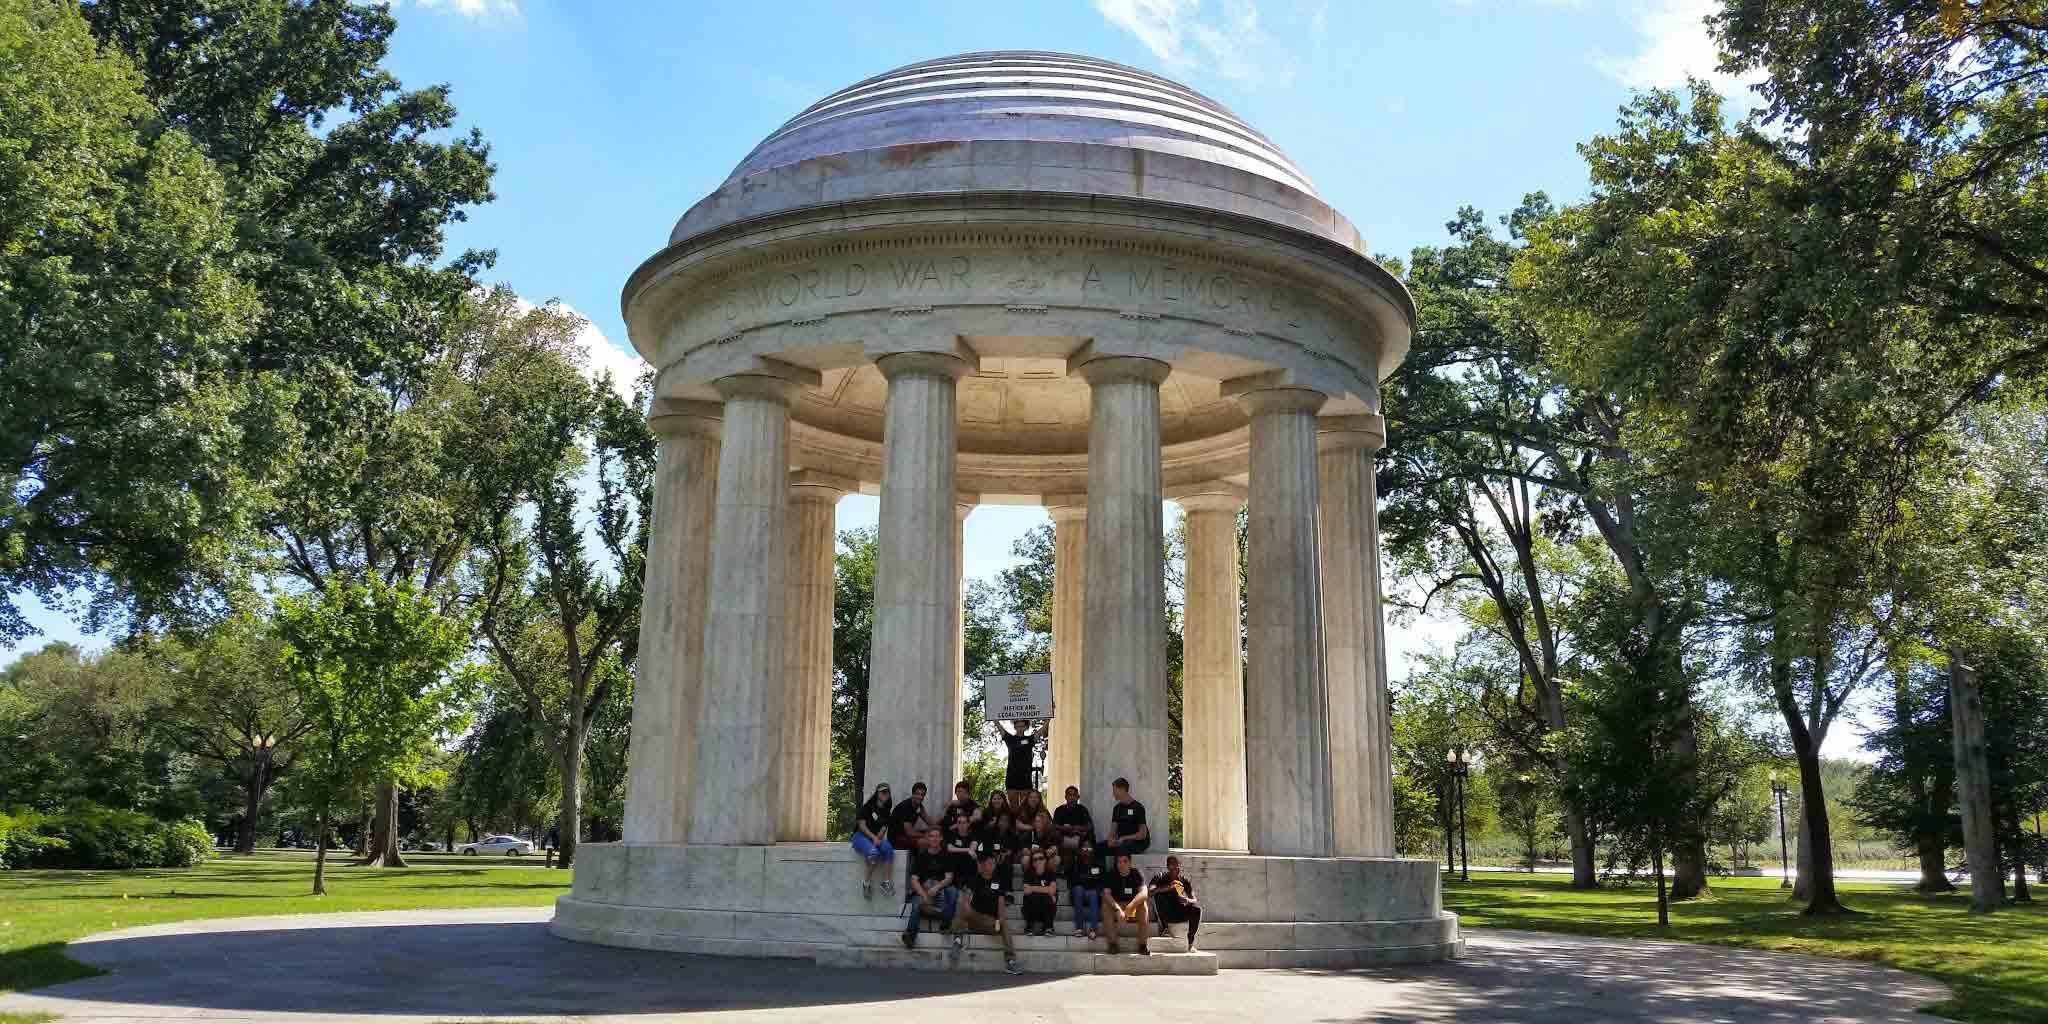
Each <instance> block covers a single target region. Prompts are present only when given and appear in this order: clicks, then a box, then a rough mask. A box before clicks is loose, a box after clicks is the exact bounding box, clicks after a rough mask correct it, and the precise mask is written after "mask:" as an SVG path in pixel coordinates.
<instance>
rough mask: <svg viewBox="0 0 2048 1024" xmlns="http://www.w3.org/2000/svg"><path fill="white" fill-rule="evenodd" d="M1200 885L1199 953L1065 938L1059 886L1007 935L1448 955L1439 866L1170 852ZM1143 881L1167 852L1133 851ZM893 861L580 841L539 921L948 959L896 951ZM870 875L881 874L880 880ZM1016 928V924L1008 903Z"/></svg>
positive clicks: (642, 941) (614, 938)
mask: <svg viewBox="0 0 2048 1024" xmlns="http://www.w3.org/2000/svg"><path fill="white" fill-rule="evenodd" d="M1174 852H1175V853H1177V854H1178V855H1179V856H1180V858H1181V867H1182V870H1183V871H1184V872H1185V873H1186V875H1187V876H1188V878H1189V879H1191V880H1192V881H1193V882H1194V883H1195V886H1196V893H1197V895H1198V896H1199V897H1200V898H1201V901H1202V907H1203V913H1204V915H1205V917H1204V920H1203V922H1202V930H1201V935H1200V943H1201V949H1200V952H1197V953H1187V952H1186V951H1185V950H1186V946H1185V944H1184V943H1182V942H1181V941H1180V939H1179V938H1177V937H1179V936H1185V934H1186V933H1185V931H1184V930H1183V929H1182V928H1180V927H1178V926H1175V927H1173V928H1172V929H1171V930H1172V932H1173V935H1174V936H1176V938H1167V939H1161V938H1158V937H1156V936H1146V937H1143V940H1144V941H1146V942H1148V944H1150V945H1151V947H1152V950H1153V952H1154V953H1155V955H1154V956H1151V957H1140V956H1136V955H1133V954H1132V953H1131V952H1129V950H1131V949H1133V948H1134V946H1133V945H1132V944H1131V943H1134V942H1135V941H1138V940H1139V938H1140V937H1139V936H1137V935H1135V934H1133V935H1130V936H1128V937H1127V940H1126V946H1125V949H1126V951H1127V952H1125V953H1124V954H1122V955H1119V956H1110V955H1108V954H1106V953H1105V952H1104V943H1103V942H1101V941H1099V940H1098V941H1093V942H1091V941H1089V940H1086V939H1082V938H1075V937H1073V908H1072V906H1071V903H1070V900H1069V899H1068V897H1067V894H1066V893H1065V892H1062V893H1061V894H1060V908H1059V914H1058V917H1057V924H1058V926H1057V928H1056V929H1055V934H1054V935H1052V936H1043V937H1033V936H1025V935H1022V934H1016V935H1014V941H1015V942H1016V944H1017V950H1018V956H1019V959H1020V961H1021V963H1022V966H1023V967H1024V969H1025V970H1027V971H1030V972H1032V973H1063V974H1089V973H1098V974H1100V973H1118V974H1123V973H1150V974H1212V973H1214V972H1215V971H1216V970H1217V969H1219V968H1224V969H1235V968H1278V967H1290V968H1291V967H1310V968H1336V967H1364V966H1376V965H1382V964H1397V963H1416V962H1423V961H1431V960H1444V959H1450V958H1454V957H1457V956H1459V955H1460V954H1461V953H1462V952H1463V950H1464V942H1463V940H1462V939H1461V938H1459V934H1458V919H1457V916H1456V915H1454V914H1447V913H1444V912H1443V910H1442V904H1441V902H1440V899H1439V892H1438V888H1437V885H1438V876H1437V871H1438V867H1437V865H1436V863H1435V862H1434V861H1422V860H1397V859H1381V858H1348V857H1347V858H1301V857H1253V856H1250V855H1247V854H1242V853H1228V852H1213V851H1190V850H1177V851H1174ZM1132 859H1133V862H1134V863H1135V865H1136V866H1137V867H1138V868H1139V870H1141V871H1144V872H1145V873H1146V874H1147V875H1150V874H1152V873H1153V872H1156V871H1159V870H1161V869H1162V868H1163V866H1164V864H1165V861H1166V855H1165V853H1163V852H1161V853H1148V854H1141V855H1139V856H1137V857H1134V858H1132ZM903 872H904V862H903V858H902V857H898V858H896V860H895V861H894V862H893V863H892V864H891V865H890V874H889V877H890V879H891V880H892V882H893V883H894V891H893V892H892V893H887V894H885V893H883V892H882V891H881V887H880V886H879V885H877V886H876V888H875V891H874V895H873V896H872V897H867V896H864V895H863V894H862V891H861V878H862V874H863V864H862V862H861V860H860V858H859V856H858V855H856V854H855V853H854V852H853V851H852V850H851V849H849V848H848V847H847V846H845V845H844V844H841V843H781V844H777V845H775V846H690V845H682V844H643V843H587V844H585V845H583V846H581V847H578V849H577V854H576V867H575V881H574V887H573V889H572V890H571V892H570V894H569V895H567V896H563V897H561V898H560V899H559V900H557V901H556V904H555V918H554V921H553V922H552V923H551V924H550V925H549V931H550V932H551V933H553V934H554V935H556V936H559V937H561V938H564V939H570V940H574V941H578V942H589V943H595V944H599V945H607V946H623V947H629V948H635V949H660V950H668V951H672V952H685V953H699V954H709V955H716V956H741V957H777V958H794V959H804V960H811V961H813V962H815V963H817V964H819V965H821V966H849V967H875V966H881V967H901V968H912V969H921V968H934V969H943V968H945V967H947V966H948V965H947V963H946V962H945V955H946V951H947V950H948V949H949V948H950V943H948V942H947V941H946V938H945V936H944V935H942V934H938V933H937V931H936V927H937V926H936V923H931V924H929V925H927V929H928V930H927V931H926V932H925V933H924V934H922V935H921V936H920V940H919V943H918V945H917V947H916V948H914V949H905V948H904V947H903V945H902V939H901V936H902V932H903V923H904V918H903V917H901V916H900V913H899V912H900V911H901V909H902V903H903V893H904V886H903ZM876 881H877V882H879V881H880V877H879V876H878V877H877V879H876ZM1011 924H1012V927H1013V928H1015V929H1018V930H1021V928H1022V926H1023V921H1022V917H1021V916H1020V911H1019V910H1018V909H1017V908H1015V907H1013V908H1011ZM968 951H969V952H968V955H967V956H965V957H963V958H962V959H961V961H960V963H959V964H958V966H957V969H961V970H977V969H989V970H1000V969H1001V967H1002V958H1001V956H1000V955H999V950H998V947H997V945H996V940H995V939H994V938H993V937H992V936H985V935H983V936H973V937H970V938H969V939H968Z"/></svg>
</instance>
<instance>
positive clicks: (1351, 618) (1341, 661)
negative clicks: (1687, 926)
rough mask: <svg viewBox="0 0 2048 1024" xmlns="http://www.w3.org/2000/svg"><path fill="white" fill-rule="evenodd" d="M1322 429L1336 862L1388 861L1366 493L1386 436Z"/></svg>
mask: <svg viewBox="0 0 2048 1024" xmlns="http://www.w3.org/2000/svg"><path fill="white" fill-rule="evenodd" d="M1321 426H1322V433H1321V436H1320V441H1321V449H1322V454H1321V457H1320V462H1321V474H1322V480H1321V486H1322V508H1321V516H1322V575H1323V654H1324V658H1325V659H1326V664H1325V672H1326V673H1327V678H1328V680H1329V693H1330V784H1331V817H1332V821H1333V827H1334V828H1335V831H1336V843H1337V854H1338V856H1341V857H1391V856H1393V855H1394V811H1393V803H1392V801H1393V778H1392V761H1391V755H1390V752H1389V751H1388V749H1387V747H1388V742H1389V735H1388V723H1387V692H1386V683H1385V681H1384V674H1383V673H1384V667H1383V666H1382V665H1381V659H1382V655H1381V653H1380V652H1381V650H1382V649H1383V641H1382V639H1381V637H1380V625H1381V624H1380V608H1379V572H1378V564H1379V562H1378V545H1377V539H1376V538H1375V537H1374V533H1375V530H1374V522H1375V519H1376V516H1375V509H1374V506H1375V504H1376V501H1375V498H1374V494H1373V453H1374V452H1375V451H1378V450H1379V447H1380V445H1381V443H1382V439H1383V437H1384V429H1385V428H1384V427H1382V426H1380V418H1379V417H1378V416H1343V417H1329V418H1325V419H1324V420H1323V421H1322V423H1321Z"/></svg>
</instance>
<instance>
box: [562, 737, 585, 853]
mask: <svg viewBox="0 0 2048 1024" xmlns="http://www.w3.org/2000/svg"><path fill="white" fill-rule="evenodd" d="M580 717H581V716H576V715H572V716H571V718H572V721H571V722H570V725H569V729H568V733H569V735H568V742H567V743H566V744H565V748H564V749H563V751H562V819H561V823H560V824H558V825H556V826H555V827H556V828H557V829H559V830H560V831H561V833H562V834H561V837H560V838H559V839H558V840H557V842H556V847H555V848H556V850H557V851H558V852H557V854H556V858H555V866H556V867H558V868H566V867H568V866H569V865H570V864H572V863H574V862H575V860H576V837H577V835H578V833H580V832H581V831H582V829H583V730H582V728H580V723H579V722H577V721H574V719H577V718H580Z"/></svg>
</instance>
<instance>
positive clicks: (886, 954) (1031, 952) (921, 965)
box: [816, 935, 1219, 974]
mask: <svg viewBox="0 0 2048 1024" xmlns="http://www.w3.org/2000/svg"><path fill="white" fill-rule="evenodd" d="M1019 938H1020V940H1021V938H1022V937H1021V936H1020V937H1019ZM995 942H996V940H995V938H994V937H993V936H988V935H977V936H974V937H973V938H970V939H968V946H967V949H966V950H965V951H964V952H962V953H961V955H960V957H959V959H958V960H957V961H955V960H953V959H952V958H950V957H949V956H948V953H950V952H951V949H952V947H951V945H950V944H942V945H920V946H918V948H916V949H904V948H903V947H902V946H901V945H898V946H896V947H895V948H893V949H892V948H887V947H881V946H844V947H838V948H833V949H821V950H819V951H818V953H817V955H816V961H817V963H818V966H820V967H889V968H897V969H900V970H914V971H948V970H957V971H976V972H988V971H1001V970H1002V969H1003V951H1002V948H1001V947H1000V946H997V945H996V944H995ZM1017 965H1018V966H1019V967H1021V968H1022V969H1023V970H1024V972H1025V973H1027V974H1215V973H1216V970H1217V967H1218V966H1219V964H1218V959H1217V956H1216V954H1214V953H1210V952H1206V951H1205V952H1200V953H1154V954H1152V955H1151V956H1141V955H1139V954H1137V953H1134V952H1125V953H1120V954H1117V955H1114V956H1112V955H1110V954H1108V953H1102V952H1092V953H1091V952H1064V951H1049V950H1037V949H1027V948H1025V947H1024V946H1023V945H1022V944H1021V941H1020V944H1019V945H1018V948H1017Z"/></svg>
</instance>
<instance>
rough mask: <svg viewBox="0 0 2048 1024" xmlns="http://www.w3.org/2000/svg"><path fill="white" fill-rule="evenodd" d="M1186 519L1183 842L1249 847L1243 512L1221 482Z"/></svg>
mask: <svg viewBox="0 0 2048 1024" xmlns="http://www.w3.org/2000/svg"><path fill="white" fill-rule="evenodd" d="M1175 500H1177V501H1178V502H1179V503H1180V507H1181V510H1182V511H1183V512H1185V513H1186V514H1187V548H1188V554H1187V557H1188V564H1187V618H1186V622H1185V640H1184V641H1183V647H1182V650H1183V651H1184V658H1185V663H1186V665H1187V669H1186V673H1185V675H1184V677H1183V680H1182V683H1181V821H1182V827H1183V828H1184V829H1185V837H1184V838H1183V839H1182V840H1181V845H1183V846H1186V847H1187V848H1189V849H1194V850H1242V849H1244V848H1245V797H1244V755H1245V748H1244V662H1243V654H1242V648H1241V647H1240V645H1239V633H1238V608H1239V601H1238V583H1237V510H1238V509H1240V508H1243V507H1244V491H1243V489H1242V488H1239V487H1237V486H1236V485H1234V484H1226V483H1222V482H1216V483H1211V484H1206V485H1203V486H1201V487H1199V488H1196V489H1193V490H1192V491H1191V492H1190V493H1187V494H1182V495H1180V496H1179V497H1178V498H1176V499H1175Z"/></svg>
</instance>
